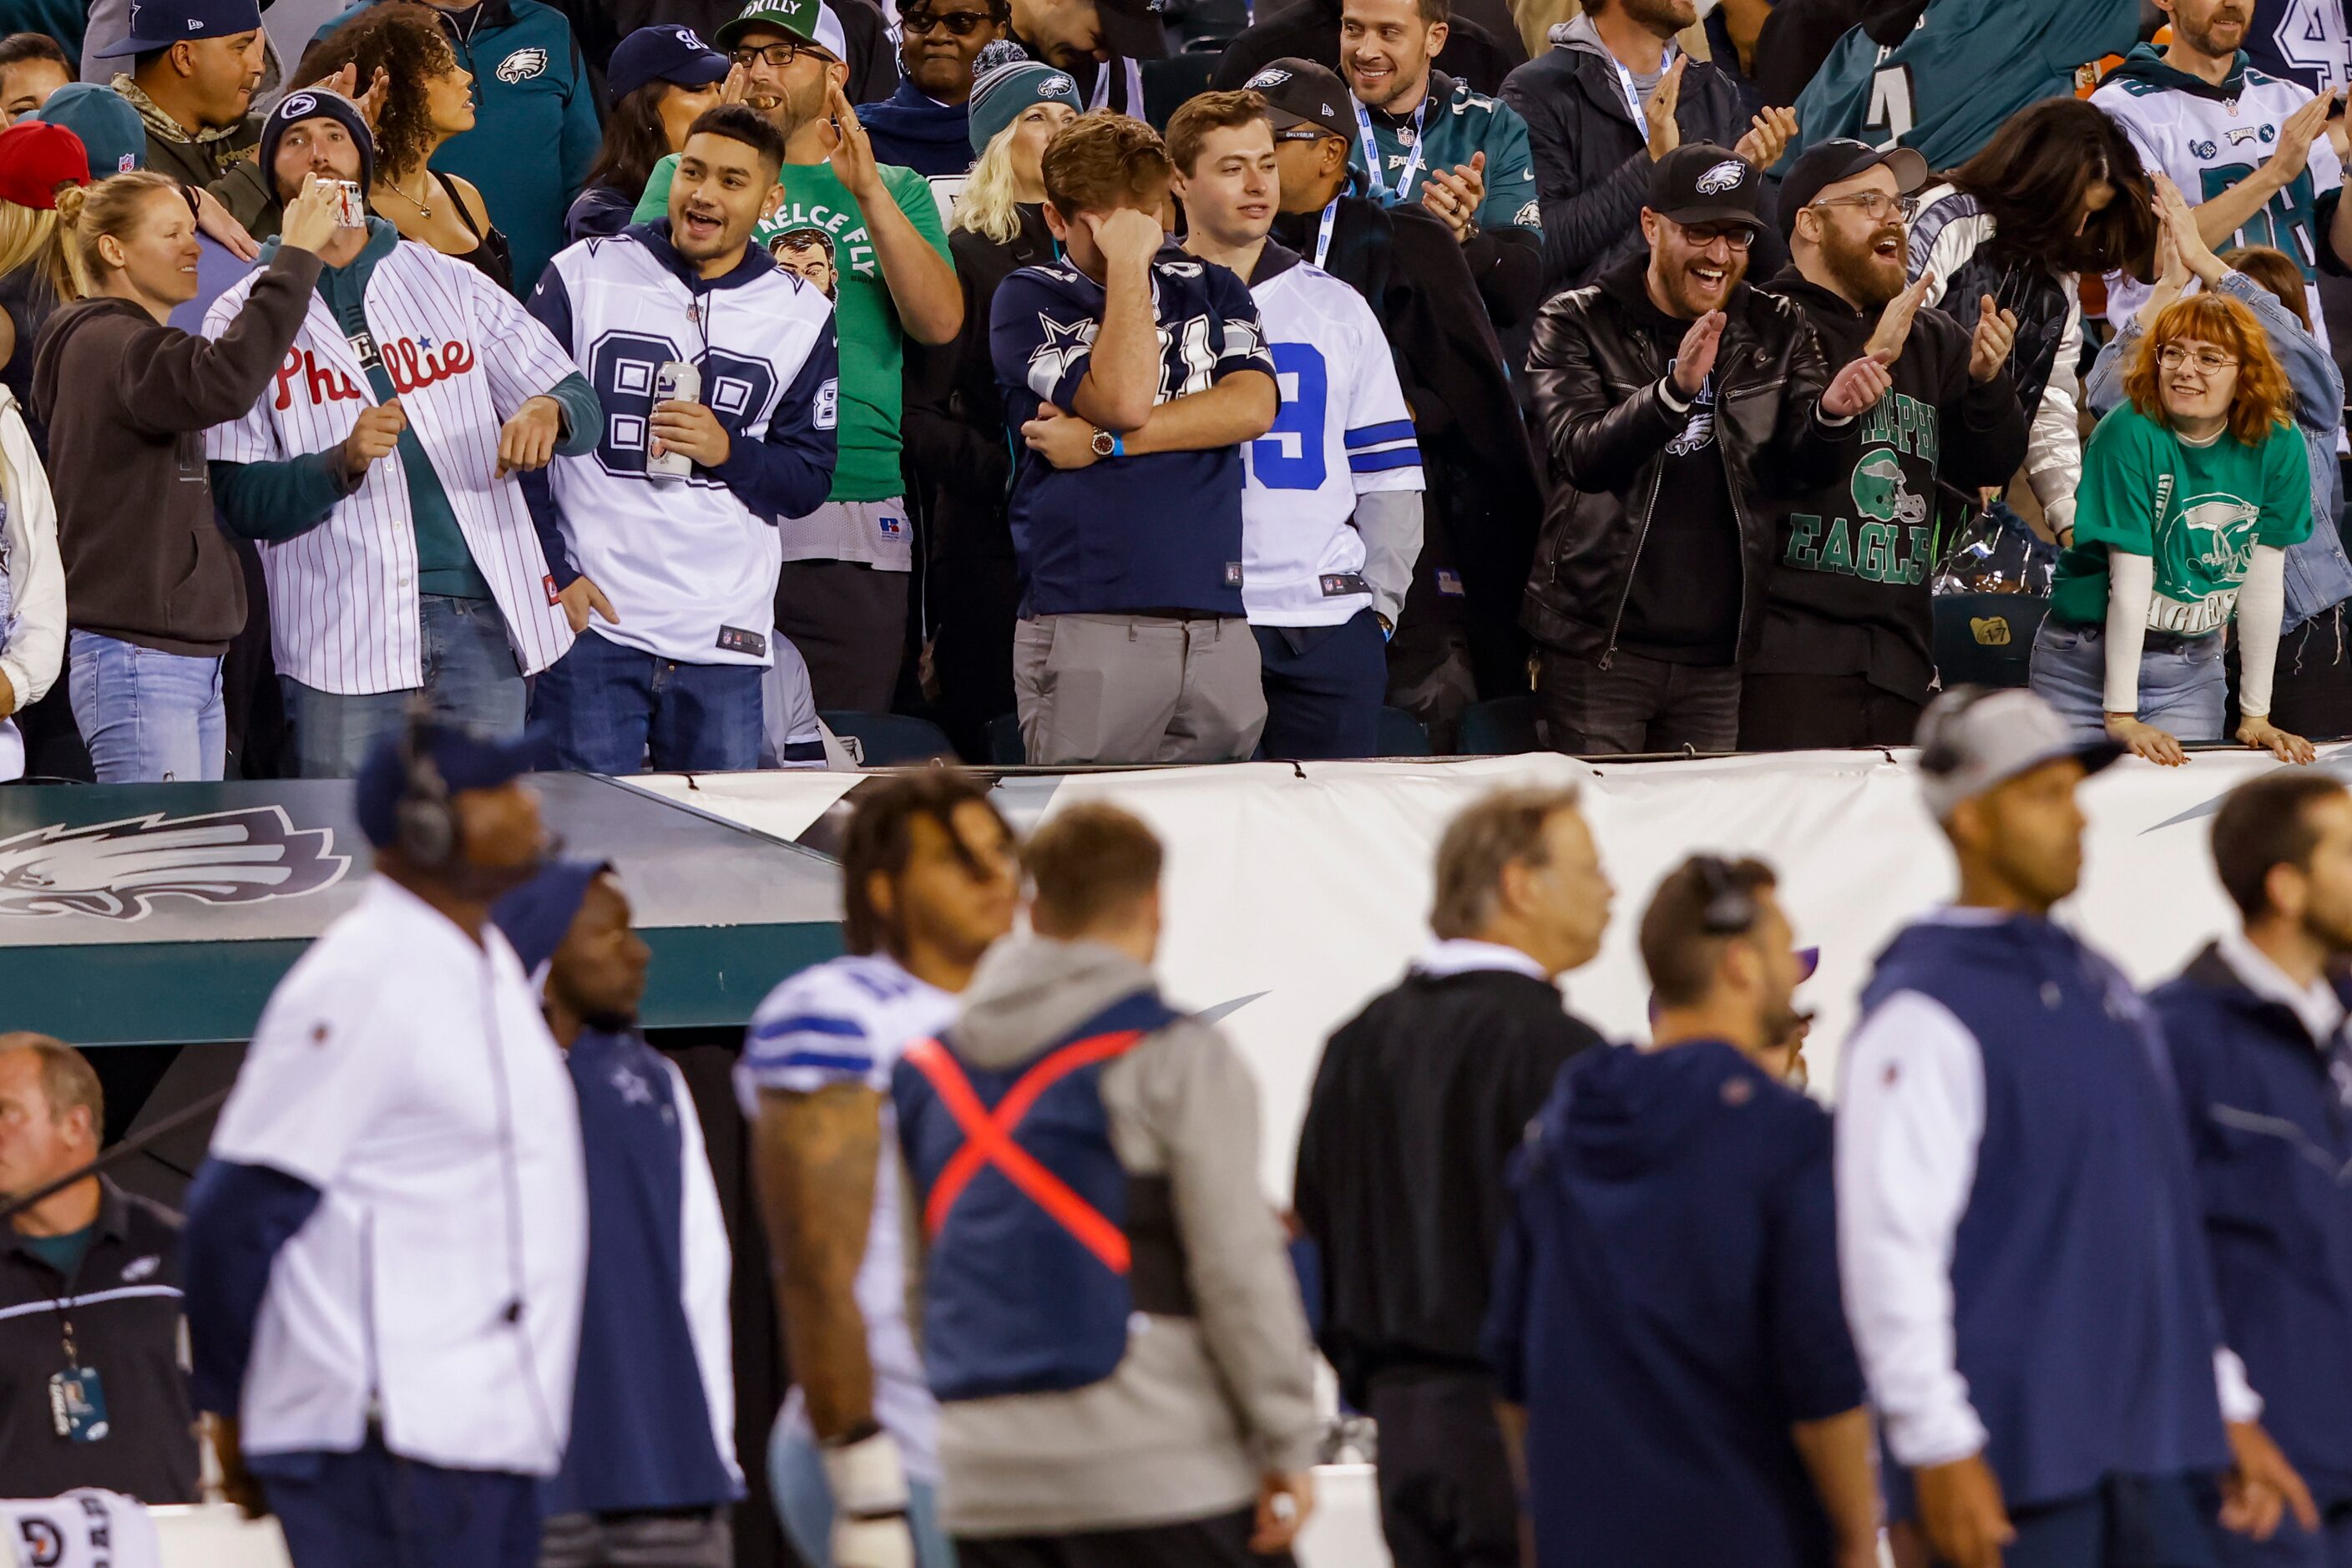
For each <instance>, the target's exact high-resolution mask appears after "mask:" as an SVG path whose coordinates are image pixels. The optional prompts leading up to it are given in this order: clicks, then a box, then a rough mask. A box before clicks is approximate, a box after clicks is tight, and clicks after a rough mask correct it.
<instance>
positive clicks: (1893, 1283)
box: [1836, 909, 2262, 1469]
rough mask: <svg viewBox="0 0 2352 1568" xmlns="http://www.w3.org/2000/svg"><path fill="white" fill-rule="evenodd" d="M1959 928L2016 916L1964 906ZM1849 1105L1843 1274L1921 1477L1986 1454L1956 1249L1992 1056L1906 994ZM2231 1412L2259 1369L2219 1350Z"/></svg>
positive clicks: (1842, 1140)
mask: <svg viewBox="0 0 2352 1568" xmlns="http://www.w3.org/2000/svg"><path fill="white" fill-rule="evenodd" d="M1935 918H1940V919H1944V920H1948V921H1978V920H1984V921H1991V920H1999V919H2002V918H2005V917H2003V916H2001V915H2000V914H1999V913H1997V912H1995V911H1992V910H1969V909H1951V910H1945V911H1943V913H1942V914H1941V916H1939V917H1935ZM1844 1073H1845V1079H1844V1086H1843V1089H1842V1090H1841V1092H1840V1094H1839V1097H1838V1110H1837V1154H1836V1177H1837V1204H1838V1216H1837V1221H1838V1271H1839V1276H1840V1279H1841V1281H1842V1283H1843V1286H1844V1289H1845V1307H1846V1319H1847V1321H1848V1322H1849V1324H1850V1325H1851V1326H1852V1328H1853V1342H1854V1348H1855V1350H1856V1351H1857V1352H1860V1354H1861V1357H1862V1368H1863V1374H1864V1377H1865V1378H1867V1379H1868V1380H1869V1384H1870V1392H1871V1397H1872V1401H1873V1403H1874V1404H1875V1405H1877V1407H1878V1411H1879V1415H1880V1419H1881V1421H1882V1422H1883V1423H1884V1426H1885V1433H1886V1446H1887V1449H1888V1451H1889V1452H1891V1453H1892V1454H1893V1455H1894V1456H1895V1459H1896V1461H1897V1462H1898V1463H1901V1464H1903V1465H1906V1466H1908V1467H1910V1468H1913V1469H1921V1468H1927V1467H1929V1466H1934V1465H1942V1464H1948V1463H1950V1462H1951V1461H1953V1460H1955V1459H1964V1458H1968V1457H1969V1455H1971V1454H1975V1453H1978V1452H1979V1451H1980V1450H1981V1449H1982V1448H1983V1447H1984V1446H1985V1437H1986V1435H1985V1427H1984V1423H1983V1422H1982V1421H1980V1420H1979V1419H1978V1417H1977V1413H1976V1409H1975V1407H1974V1406H1973V1405H1970V1404H1969V1389H1968V1381H1967V1380H1966V1379H1965V1378H1963V1377H1962V1376H1961V1375H1960V1372H1959V1367H1958V1352H1957V1347H1956V1342H1955V1333H1954V1329H1953V1303H1952V1283H1951V1267H1952V1246H1953V1238H1954V1237H1955V1236H1956V1235H1957V1234H1958V1230H1959V1226H1960V1218H1961V1216H1962V1215H1965V1214H1966V1213H1967V1212H1968V1206H1969V1193H1970V1190H1971V1189H1972V1188H1973V1187H1974V1185H1975V1184H1976V1172H1977V1151H1978V1148H1979V1145H1980V1144H1981V1143H1982V1142H1983V1140H1984V1127H1985V1103H1984V1100H1985V1075H1984V1054H1983V1051H1982V1048H1981V1047H1979V1045H1978V1043H1977V1038H1976V1037H1975V1035H1973V1034H1971V1033H1970V1032H1969V1028H1968V1026H1966V1025H1964V1024H1962V1023H1961V1022H1960V1020H1959V1019H1958V1017H1957V1016H1954V1015H1953V1013H1952V1011H1951V1010H1950V1009H1949V1008H1948V1007H1946V1006H1945V1005H1943V1004H1942V1003H1940V1002H1937V1001H1935V1000H1934V999H1933V998H1931V997H1928V996H1927V995H1924V994H1921V993H1919V992H1916V991H1899V992H1896V993H1895V994H1893V995H1891V996H1888V997H1887V998H1886V999H1885V1001H1883V1002H1881V1003H1880V1004H1879V1005H1878V1006H1877V1007H1875V1008H1874V1009H1873V1010H1872V1011H1871V1013H1870V1015H1869V1016H1867V1017H1865V1018H1864V1020H1863V1021H1862V1024H1861V1026H1859V1027H1858V1028H1857V1029H1856V1030H1855V1031H1854V1034H1853V1038H1852V1039H1850V1040H1849V1041H1848V1042H1847V1044H1846V1048H1845V1058H1844ZM2213 1361H2214V1378H2215V1384H2216V1388H2217V1390H2218V1392H2219V1394H2220V1396H2221V1414H2222V1416H2223V1418H2224V1419H2225V1420H2228V1421H2231V1422H2242V1421H2252V1420H2256V1419H2258V1418H2259V1417H2260V1416H2261V1415H2262V1400H2261V1399H2260V1397H2258V1396H2257V1395H2256V1394H2255V1393H2254V1391H2253V1390H2252V1387H2250V1386H2249V1385H2248V1384H2247V1382H2246V1373H2245V1367H2244V1364H2243V1363H2241V1362H2240V1361H2239V1359H2238V1357H2237V1356H2236V1355H2235V1354H2234V1353H2232V1352H2231V1351H2230V1350H2229V1349H2228V1348H2227V1347H2226V1346H2216V1347H2215V1350H2214V1357H2213Z"/></svg>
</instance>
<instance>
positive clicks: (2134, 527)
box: [2050, 403, 2311, 636]
mask: <svg viewBox="0 0 2352 1568" xmlns="http://www.w3.org/2000/svg"><path fill="white" fill-rule="evenodd" d="M2310 534H2311V473H2310V468H2309V465H2308V460H2307V458H2305V452H2304V446H2303V437H2302V436H2301V435H2300V434H2299V433H2298V432H2297V431H2296V430H2295V428H2294V426H2292V425H2274V426H2272V427H2271V431H2270V434H2269V435H2268V436H2267V437H2264V438H2263V440H2262V442H2261V443H2260V444H2259V445H2255V446H2248V445H2246V444H2245V443H2244V442H2242V441H2239V440H2237V439H2235V438H2234V437H2231V435H2230V433H2229V432H2228V431H2226V430H2225V431H2223V432H2222V433H2221V437H2220V438H2219V439H2218V440H2216V441H2214V442H2213V443H2212V445H2210V446H2208V447H2194V446H2191V445H2189V443H2188V442H2186V441H2183V440H2181V439H2180V437H2178V436H2176V435H2174V434H2173V433H2172V432H2171V431H2169V430H2168V429H2166V428H2165V427H2164V426H2161V425H2159V424H2158V423H2157V422H2156V421H2155V420H2153V419H2150V418H2148V417H2147V416H2146V415H2144V414H2142V413H2140V412H2139V410H2138V409H2137V408H2135V407H2133V406H2132V405H2130V404H2128V403H2126V404H2124V405H2121V406H2119V407H2117V408H2116V410H2115V411H2114V412H2112V413H2110V414H2109V415H2108V416H2106V417H2105V418H2104V419H2102V420H2100V421H2099V427H2098V428H2097V429H2096V430H2095V431H2093V432H2092V433H2091V440H2090V444H2089V445H2088V446H2087V447H2085V448H2084V452H2083V483H2082V488H2081V489H2080V490H2079V491H2078V492H2077V501H2076V507H2075V511H2074V548H2073V549H2071V550H2069V551H2067V552H2065V553H2064V554H2063V555H2062V556H2060V557H2059V558H2058V575H2057V578H2056V581H2055V582H2054V583H2053V584H2052V586H2051V590H2050V613H2051V614H2052V615H2053V616H2056V617H2057V618H2058V619H2059V620H2060V621H2061V622H2063V623H2064V624H2065V625H2067V626H2098V625H2100V624H2102V623H2104V622H2105V619H2106V616H2107V556H2108V554H2109V552H2113V551H2118V550H2119V551H2122V552H2125V553H2126V554H2129V555H2147V556H2152V557H2154V559H2155V563H2156V596H2155V597H2154V598H2153V599H2152V600H2151V601H2150V602H2149V605H2148V612H2147V624H2148V628H2149V629H2150V630H2152V631H2161V632H2179V633H2181V634H2184V635H2188V636H2197V635H2200V634H2202V633H2205V632H2210V631H2214V630H2217V629H2219V628H2220V627H2221V625H2222V623H2224V622H2225V621H2227V620H2228V619H2229V618H2230V615H2231V611H2232V610H2233V609H2235V608H2236V606H2237V603H2238V589H2239V587H2240V585H2241V584H2243V583H2244V582H2245V580H2246V567H2247V565H2248V563H2250V562H2252V559H2253V553H2254V546H2256V545H2258V544H2269V545H2275V546H2277V547H2278V548H2280V549H2282V550H2284V549H2285V548H2286V547H2287V546H2289V545H2291V544H2300V543H2301V542H2303V541H2304V540H2305V539H2306V538H2308V537H2309V536H2310Z"/></svg>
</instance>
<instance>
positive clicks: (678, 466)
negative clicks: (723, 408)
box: [646, 359, 702, 479]
mask: <svg viewBox="0 0 2352 1568" xmlns="http://www.w3.org/2000/svg"><path fill="white" fill-rule="evenodd" d="M701 401H702V373H701V372H700V371H698V370H697V369H695V368H694V367H693V366H692V365H690V364H688V363H686V362H685V361H684V360H682V359H672V360H664V361H663V362H662V363H661V368H660V369H658V370H656V371H655V372H654V406H655V407H656V408H658V407H660V406H661V405H663V404H665V403H699V402H701ZM652 441H653V436H652V434H651V433H650V432H648V433H647V434H646V442H647V447H646V472H647V473H648V474H653V475H656V476H657V477H659V478H662V479H684V478H686V476H687V475H688V474H690V473H692V472H693V471H694V459H693V458H689V457H688V456H687V455H686V454H685V453H683V452H663V453H660V454H658V455H656V453H655V452H654V451H653V450H652V447H651V443H652Z"/></svg>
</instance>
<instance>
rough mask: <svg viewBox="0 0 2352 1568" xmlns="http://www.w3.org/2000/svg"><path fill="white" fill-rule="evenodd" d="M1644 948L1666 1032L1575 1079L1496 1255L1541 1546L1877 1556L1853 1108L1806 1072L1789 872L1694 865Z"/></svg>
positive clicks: (1506, 1356)
mask: <svg viewBox="0 0 2352 1568" xmlns="http://www.w3.org/2000/svg"><path fill="white" fill-rule="evenodd" d="M1641 949H1642V963H1643V967H1644V968H1646V969H1647V970H1648V971H1649V974H1650V984H1652V985H1653V986H1654V988H1655V989H1656V992H1657V999H1658V1011H1657V1016H1656V1020H1655V1022H1654V1025H1653V1026H1652V1028H1651V1031H1650V1037H1651V1042H1652V1043H1651V1045H1650V1046H1649V1047H1647V1048H1643V1047H1634V1046H1620V1047H1615V1048H1614V1049H1607V1050H1597V1051H1589V1052H1587V1053H1585V1054H1584V1055H1583V1056H1581V1057H1579V1058H1577V1059H1576V1060H1575V1061H1573V1062H1571V1063H1570V1064H1569V1067H1568V1069H1567V1070H1566V1071H1565V1072H1563V1073H1562V1074H1561V1075H1560V1078H1559V1085H1558V1086H1557V1087H1556V1088H1555V1089H1553V1090H1552V1094H1551V1098H1550V1100H1549V1101H1548V1102H1547V1103H1546V1104H1545V1106H1544V1108H1543V1110H1542V1111H1541V1113H1540V1114H1538V1116H1537V1117H1536V1118H1535V1120H1534V1121H1533V1122H1532V1123H1531V1124H1530V1126H1529V1128H1528V1136H1527V1140H1526V1142H1524V1143H1523V1144H1521V1146H1520V1152H1519V1153H1518V1155H1517V1157H1516V1159H1515V1161H1514V1163H1513V1166H1512V1176H1511V1189H1512V1209H1511V1215H1510V1219H1509V1222H1508V1224H1507V1226H1505V1228H1504V1231H1503V1237H1502V1245H1501V1246H1500V1247H1499V1248H1498V1249H1497V1253H1496V1279H1495V1294H1494V1306H1493V1309H1492V1311H1491V1313H1490V1314H1489V1316H1488V1319H1487V1334H1486V1349H1487V1359H1488V1360H1489V1361H1490V1362H1491V1363H1493V1365H1494V1367H1495V1371H1496V1379H1497V1381H1498V1383H1499V1384H1500V1386H1501V1390H1502V1394H1503V1397H1504V1398H1506V1399H1507V1400H1509V1401H1510V1402H1511V1403H1512V1404H1513V1405H1517V1406H1519V1407H1520V1408H1521V1409H1523V1410H1524V1412H1525V1416H1524V1422H1525V1429H1526V1451H1527V1464H1526V1468H1525V1473H1526V1475H1527V1478H1528V1487H1527V1492H1528V1506H1529V1509H1530V1510H1531V1512H1532V1513H1533V1516H1534V1524H1535V1537H1536V1548H1537V1553H1538V1562H1539V1563H1543V1564H1544V1565H1545V1568H1553V1565H1555V1564H1557V1565H1560V1568H1565V1565H1567V1564H1569V1563H1612V1564H1637V1563H1739V1564H1741V1565H1742V1568H1798V1565H1799V1564H1805V1565H1808V1568H1876V1564H1877V1562H1878V1486H1877V1481H1876V1479H1875V1478H1874V1475H1873V1474H1872V1464H1871V1460H1872V1455H1871V1432H1870V1412H1869V1411H1868V1410H1867V1409H1866V1408H1865V1407H1864V1393H1863V1383H1862V1368H1861V1367H1860V1366H1859V1365H1857V1364H1856V1363H1855V1361H1854V1353H1853V1340H1852V1339H1851V1338H1850V1337H1849V1336H1848V1334H1847V1332H1846V1324H1845V1313H1844V1310H1843V1307H1842V1305H1841V1303H1840V1301H1839V1298H1838V1273H1837V1221H1836V1217H1835V1213H1834V1200H1833V1198H1832V1193H1831V1185H1830V1119H1829V1116H1828V1114H1827V1113H1826V1112H1825V1111H1823V1110H1822V1108H1821V1107H1819V1106H1818V1105H1815V1104H1814V1103H1813V1102H1812V1101H1811V1100H1808V1099H1807V1098H1806V1097H1805V1095H1804V1093H1803V1092H1802V1091H1801V1090H1800V1089H1795V1088H1793V1087H1790V1082H1789V1079H1790V1073H1791V1069H1792V1068H1794V1066H1795V1063H1796V1057H1797V1051H1796V1046H1797V1041H1798V1039H1799V1037H1800V1035H1801V1025H1802V1021H1803V1017H1804V1015H1803V1014H1801V1012H1799V1011H1798V1009H1797V1003H1796V993H1797V987H1798V985H1799V984H1801V982H1802V981H1803V979H1804V976H1805V973H1806V971H1805V964H1804V961H1803V959H1802V958H1801V956H1800V955H1799V954H1798V952H1797V951H1796V944H1795V942H1792V941H1791V940H1790V925H1789V917H1788V915H1787V913H1786V912H1785V911H1783V910H1782V909H1781V907H1780V899H1779V898H1778V896H1777V895H1776V891H1775V879H1774V878H1773V874H1772V871H1771V868H1769V867H1768V866H1765V865H1764V864H1763V863H1761V862H1760V861H1756V860H1738V861H1726V860H1722V859H1719V858H1716V857H1714V856H1711V855H1702V856H1698V857H1696V858H1692V859H1690V860H1686V861H1685V862H1684V863H1683V864H1682V865H1680V866H1678V867H1676V868H1675V869H1674V870H1672V871H1670V872H1668V873H1667V874H1666V877H1665V879H1664V881H1662V882H1660V883H1659V884H1658V890H1657V892H1656V893H1655V894H1654V896H1653V897H1652V898H1651V900H1650V907H1649V909H1648V910H1646V911H1645V912H1644V913H1643V916H1642V926H1641ZM1502 1561H1505V1562H1513V1563H1515V1562H1516V1561H1517V1558H1516V1557H1513V1558H1507V1559H1503V1560H1502Z"/></svg>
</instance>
